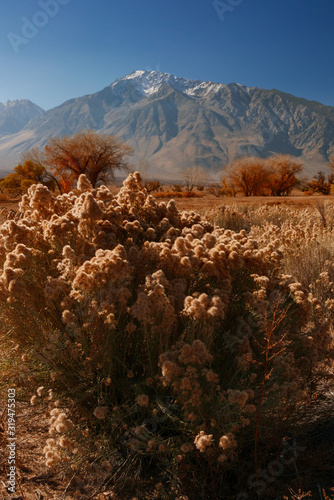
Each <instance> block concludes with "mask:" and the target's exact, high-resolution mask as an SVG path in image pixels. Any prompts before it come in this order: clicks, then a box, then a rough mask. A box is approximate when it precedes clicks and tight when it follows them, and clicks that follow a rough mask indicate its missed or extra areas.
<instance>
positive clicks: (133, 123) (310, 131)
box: [0, 70, 334, 178]
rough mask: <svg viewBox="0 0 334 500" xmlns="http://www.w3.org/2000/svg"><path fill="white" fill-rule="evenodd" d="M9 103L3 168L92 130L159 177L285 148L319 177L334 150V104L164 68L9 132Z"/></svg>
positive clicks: (0, 134)
mask: <svg viewBox="0 0 334 500" xmlns="http://www.w3.org/2000/svg"><path fill="white" fill-rule="evenodd" d="M19 102H21V101H19ZM29 102H30V101H29ZM31 104H32V105H33V103H31ZM2 106H5V105H1V103H0V168H2V169H3V168H4V164H6V162H7V165H9V163H10V167H13V166H15V164H17V162H18V160H19V157H20V155H21V154H22V152H24V151H25V150H27V149H30V148H31V147H32V146H38V147H43V146H44V144H45V142H46V141H47V139H48V138H49V137H53V136H56V135H68V134H73V133H76V132H78V131H79V130H82V129H89V128H91V129H94V130H96V131H98V132H101V133H111V134H114V135H116V136H118V137H119V138H120V139H121V140H124V141H126V142H128V143H129V144H130V145H131V146H132V147H133V148H134V152H135V154H134V162H138V161H139V160H140V158H145V159H147V160H148V161H149V162H150V163H151V172H150V173H151V174H153V175H156V176H159V175H160V176H161V174H164V175H166V174H167V175H168V176H169V177H171V178H175V177H176V176H177V174H179V173H180V170H181V169H182V168H185V167H186V166H189V165H192V164H195V165H201V166H203V167H204V168H206V169H207V170H208V173H211V174H215V173H217V172H218V171H219V170H220V169H221V168H222V167H223V166H224V165H225V164H226V163H228V162H229V161H231V160H233V159H234V158H236V157H238V156H243V155H245V154H252V155H253V154H254V155H257V156H261V157H267V156H269V155H271V154H278V153H286V154H293V155H295V156H298V157H300V159H302V161H304V163H305V164H306V170H307V172H308V173H310V174H312V173H315V172H317V171H318V170H320V169H322V170H326V168H327V167H326V164H327V162H328V158H329V156H330V155H331V154H332V153H333V152H334V107H331V106H328V105H324V104H322V103H320V102H317V101H308V100H307V99H304V98H300V97H296V96H293V95H292V94H287V93H285V92H282V91H279V90H276V89H271V90H268V89H261V88H259V87H247V86H245V85H242V84H239V83H233V82H232V83H229V84H223V83H216V82H211V81H208V82H203V81H201V80H190V79H186V78H181V77H177V76H174V75H170V74H168V73H160V72H157V71H142V70H137V71H134V72H132V73H130V74H129V75H125V76H124V77H121V78H118V79H117V80H115V81H114V82H113V83H111V84H110V85H108V86H107V87H105V88H104V89H102V90H100V91H98V92H95V93H92V94H87V95H85V96H82V97H78V98H72V99H69V100H68V101H65V102H64V103H62V104H60V105H59V106H56V107H55V108H52V109H51V110H48V111H44V110H42V109H41V108H39V107H38V106H37V107H36V108H34V109H33V108H32V107H31V106H30V108H29V109H30V110H31V113H32V115H33V116H31V118H30V120H28V121H26V122H25V123H23V122H24V120H23V121H22V122H19V123H18V125H17V127H16V128H15V127H12V129H11V130H13V131H11V130H9V131H6V130H5V123H7V122H4V125H3V126H2V122H1V116H2ZM33 106H36V105H33ZM26 118H27V116H26ZM8 123H9V122H8ZM22 124H23V125H22ZM1 127H2V128H1ZM20 127H21V128H20ZM6 132H7V133H6ZM15 162H16V163H15Z"/></svg>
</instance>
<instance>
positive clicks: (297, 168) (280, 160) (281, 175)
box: [266, 154, 303, 196]
mask: <svg viewBox="0 0 334 500" xmlns="http://www.w3.org/2000/svg"><path fill="white" fill-rule="evenodd" d="M266 168H267V170H268V188H269V190H270V195H271V196H285V195H287V194H290V193H291V191H292V188H293V187H294V186H296V185H297V184H298V182H299V180H298V178H297V177H296V175H297V174H299V173H300V172H301V171H302V170H303V163H302V162H301V161H299V160H297V159H296V158H294V157H292V156H290V155H283V154H281V155H274V156H271V157H270V158H268V160H267V162H266Z"/></svg>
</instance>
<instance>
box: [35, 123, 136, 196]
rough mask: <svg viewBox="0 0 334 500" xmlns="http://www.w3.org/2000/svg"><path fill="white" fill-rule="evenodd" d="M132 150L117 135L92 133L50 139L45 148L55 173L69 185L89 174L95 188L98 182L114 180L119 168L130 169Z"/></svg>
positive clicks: (91, 131) (47, 158)
mask: <svg viewBox="0 0 334 500" xmlns="http://www.w3.org/2000/svg"><path fill="white" fill-rule="evenodd" d="M132 151H133V150H132V148H131V147H130V146H128V145H127V144H124V143H123V142H121V141H120V140H118V139H117V138H116V137H115V136H113V135H103V134H99V133H97V132H95V131H93V130H88V131H82V132H79V133H77V134H75V135H73V136H66V137H55V138H51V139H49V140H48V142H47V143H46V146H45V160H46V164H47V166H48V167H49V168H50V169H51V171H52V172H53V174H54V175H55V176H56V177H57V178H58V179H60V180H61V179H63V180H64V181H65V184H66V183H67V184H68V183H69V182H70V181H73V182H74V181H75V180H76V179H78V177H79V175H80V174H85V175H86V177H87V178H88V179H89V180H90V182H91V183H92V185H93V187H95V185H96V183H97V182H98V181H101V182H108V181H112V180H114V171H115V170H116V169H124V170H127V169H128V164H127V161H126V157H127V156H128V155H130V154H132Z"/></svg>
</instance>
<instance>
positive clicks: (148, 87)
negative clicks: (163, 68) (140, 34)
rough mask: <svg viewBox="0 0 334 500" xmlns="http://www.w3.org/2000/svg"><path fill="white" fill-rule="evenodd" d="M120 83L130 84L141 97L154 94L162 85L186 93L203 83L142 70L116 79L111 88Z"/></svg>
mask: <svg viewBox="0 0 334 500" xmlns="http://www.w3.org/2000/svg"><path fill="white" fill-rule="evenodd" d="M122 82H131V83H132V84H133V85H134V86H135V87H136V90H137V91H138V92H139V93H140V94H141V95H142V96H143V97H146V96H149V95H152V94H155V93H156V92H158V91H159V90H160V88H161V87H162V86H163V85H169V86H170V87H172V88H173V89H174V90H176V91H177V92H186V91H187V90H190V89H192V88H194V87H197V86H198V85H200V84H201V83H203V82H202V81H201V80H190V79H187V78H181V77H178V76H174V75H171V74H169V73H161V72H159V71H143V70H136V71H133V72H132V73H130V74H129V75H126V76H123V77H122V78H118V80H116V81H115V82H114V83H113V84H112V85H111V87H112V88H115V87H117V86H119V85H120V84H121V83H122Z"/></svg>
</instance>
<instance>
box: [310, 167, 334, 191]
mask: <svg viewBox="0 0 334 500" xmlns="http://www.w3.org/2000/svg"><path fill="white" fill-rule="evenodd" d="M330 180H331V176H329V178H328V179H326V175H325V174H324V172H318V173H317V175H316V176H315V177H314V179H312V180H311V181H310V182H308V183H307V188H308V191H309V193H310V194H311V193H320V194H325V195H327V194H329V193H330V191H331V182H330Z"/></svg>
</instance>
